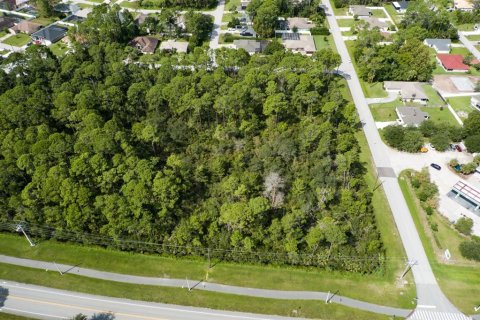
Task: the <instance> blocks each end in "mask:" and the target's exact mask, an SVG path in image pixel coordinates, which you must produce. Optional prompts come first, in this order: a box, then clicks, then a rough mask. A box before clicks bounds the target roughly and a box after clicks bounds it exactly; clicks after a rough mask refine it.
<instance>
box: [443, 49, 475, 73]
mask: <svg viewBox="0 0 480 320" xmlns="http://www.w3.org/2000/svg"><path fill="white" fill-rule="evenodd" d="M437 59H438V60H440V62H441V63H442V65H443V67H444V68H445V69H447V70H463V71H468V70H470V67H469V66H467V65H466V64H464V63H463V56H462V55H461V54H440V53H439V54H437Z"/></svg>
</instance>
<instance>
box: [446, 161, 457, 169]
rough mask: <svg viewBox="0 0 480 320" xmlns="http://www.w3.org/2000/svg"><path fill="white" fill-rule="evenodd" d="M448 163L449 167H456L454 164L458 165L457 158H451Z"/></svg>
mask: <svg viewBox="0 0 480 320" xmlns="http://www.w3.org/2000/svg"><path fill="white" fill-rule="evenodd" d="M448 165H449V166H450V167H452V168H453V167H456V166H458V160H457V159H452V160H450V162H449V163H448Z"/></svg>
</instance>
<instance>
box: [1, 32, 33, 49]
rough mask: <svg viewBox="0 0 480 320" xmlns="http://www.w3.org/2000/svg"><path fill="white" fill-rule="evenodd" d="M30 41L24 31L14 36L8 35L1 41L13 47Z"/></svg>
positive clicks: (21, 45)
mask: <svg viewBox="0 0 480 320" xmlns="http://www.w3.org/2000/svg"><path fill="white" fill-rule="evenodd" d="M28 42H30V36H29V35H26V34H24V33H19V34H16V35H14V36H11V37H8V38H7V39H5V40H4V41H3V43H4V44H8V45H10V46H14V47H23V46H24V45H26V44H27V43H28Z"/></svg>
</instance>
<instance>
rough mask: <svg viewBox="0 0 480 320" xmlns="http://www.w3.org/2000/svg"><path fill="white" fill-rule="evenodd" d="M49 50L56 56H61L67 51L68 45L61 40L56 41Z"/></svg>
mask: <svg viewBox="0 0 480 320" xmlns="http://www.w3.org/2000/svg"><path fill="white" fill-rule="evenodd" d="M50 50H51V51H52V53H53V54H54V55H56V56H57V57H63V56H64V55H65V54H66V53H67V51H68V46H67V45H66V44H65V43H63V42H62V41H58V42H57V43H54V44H52V45H51V46H50Z"/></svg>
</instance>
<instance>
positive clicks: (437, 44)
mask: <svg viewBox="0 0 480 320" xmlns="http://www.w3.org/2000/svg"><path fill="white" fill-rule="evenodd" d="M423 43H424V44H425V45H427V46H429V47H430V48H433V49H435V51H436V52H437V53H450V46H451V44H452V41H451V40H450V39H425V40H424V41H423Z"/></svg>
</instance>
